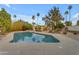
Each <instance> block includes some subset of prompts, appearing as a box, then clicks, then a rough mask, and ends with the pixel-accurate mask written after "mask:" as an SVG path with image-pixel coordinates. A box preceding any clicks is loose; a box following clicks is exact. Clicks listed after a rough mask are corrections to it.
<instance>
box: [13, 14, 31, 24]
mask: <svg viewBox="0 0 79 59" xmlns="http://www.w3.org/2000/svg"><path fill="white" fill-rule="evenodd" d="M16 16H17V17H16V19H14V18H13V17H12V21H13V22H15V21H17V20H20V19H22V20H24V21H27V22H29V23H32V19H31V16H26V15H16Z"/></svg>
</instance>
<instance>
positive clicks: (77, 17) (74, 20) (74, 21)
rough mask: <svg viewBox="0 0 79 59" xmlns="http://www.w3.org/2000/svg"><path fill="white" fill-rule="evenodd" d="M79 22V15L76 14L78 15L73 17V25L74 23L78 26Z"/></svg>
mask: <svg viewBox="0 0 79 59" xmlns="http://www.w3.org/2000/svg"><path fill="white" fill-rule="evenodd" d="M77 20H79V13H76V14H75V15H74V16H73V17H72V23H73V25H76V22H77Z"/></svg>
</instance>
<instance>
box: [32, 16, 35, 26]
mask: <svg viewBox="0 0 79 59" xmlns="http://www.w3.org/2000/svg"><path fill="white" fill-rule="evenodd" d="M32 20H33V22H32V24H33V25H34V24H35V22H34V20H35V15H33V16H32Z"/></svg>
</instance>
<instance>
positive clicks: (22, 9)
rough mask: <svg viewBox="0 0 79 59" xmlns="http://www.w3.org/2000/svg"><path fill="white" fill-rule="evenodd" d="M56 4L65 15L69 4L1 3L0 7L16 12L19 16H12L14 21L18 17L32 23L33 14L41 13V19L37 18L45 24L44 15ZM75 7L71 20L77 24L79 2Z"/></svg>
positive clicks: (39, 22) (12, 12)
mask: <svg viewBox="0 0 79 59" xmlns="http://www.w3.org/2000/svg"><path fill="white" fill-rule="evenodd" d="M54 6H56V7H59V9H60V12H61V14H62V15H63V16H64V12H65V11H66V10H68V9H67V8H68V6H69V4H0V9H1V8H5V9H6V10H7V12H8V13H10V14H11V15H12V16H13V15H14V14H15V15H17V18H16V19H14V18H13V17H12V21H17V20H18V19H22V20H24V21H27V22H29V23H32V19H31V17H32V15H36V14H37V13H40V17H39V20H37V19H36V20H35V21H36V22H37V23H38V24H40V25H44V21H42V17H43V16H45V15H47V14H48V12H49V10H50V9H51V8H53V7H54ZM72 6H73V8H72V10H71V12H72V13H71V16H72V17H71V20H72V22H73V23H74V24H75V23H76V21H77V20H78V19H77V16H78V15H79V8H78V6H79V5H78V4H72Z"/></svg>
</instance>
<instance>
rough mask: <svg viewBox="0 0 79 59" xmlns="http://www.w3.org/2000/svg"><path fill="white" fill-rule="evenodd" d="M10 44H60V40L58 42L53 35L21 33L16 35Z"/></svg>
mask: <svg viewBox="0 0 79 59" xmlns="http://www.w3.org/2000/svg"><path fill="white" fill-rule="evenodd" d="M10 42H11V43H17V42H26V43H58V42H59V40H57V39H56V38H55V37H53V36H51V35H44V34H37V33H33V32H21V33H14V37H13V40H11V41H10Z"/></svg>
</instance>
